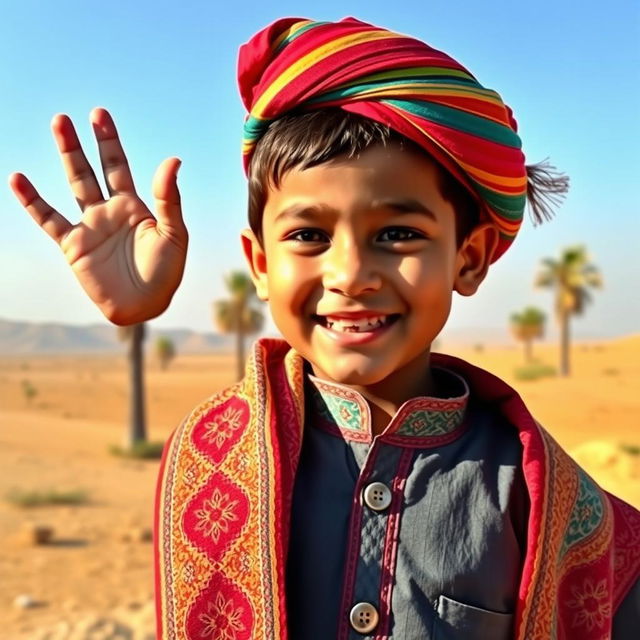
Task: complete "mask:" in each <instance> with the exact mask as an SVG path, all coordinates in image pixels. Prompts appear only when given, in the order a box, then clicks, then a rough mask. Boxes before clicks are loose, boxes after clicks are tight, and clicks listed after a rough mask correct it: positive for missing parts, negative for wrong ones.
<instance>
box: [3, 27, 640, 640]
mask: <svg viewBox="0 0 640 640" xmlns="http://www.w3.org/2000/svg"><path fill="white" fill-rule="evenodd" d="M239 81H240V88H241V93H242V97H243V101H244V103H245V106H246V107H247V109H248V111H249V117H248V119H247V121H246V123H245V144H244V147H243V151H244V158H245V168H246V170H247V173H248V176H249V220H250V226H251V229H249V230H247V231H245V232H244V233H243V235H242V244H243V249H244V252H245V255H246V257H247V260H248V264H249V266H250V269H251V273H252V276H253V280H254V283H255V285H256V289H257V292H258V295H259V296H260V297H261V298H262V299H264V300H268V301H269V304H270V307H271V311H272V314H273V317H274V321H275V322H276V324H277V326H278V328H279V329H280V331H281V332H282V334H283V336H284V338H285V340H286V342H284V341H280V340H261V341H259V342H258V343H257V344H256V347H255V349H254V352H253V354H252V357H251V358H250V360H249V362H248V364H247V370H246V376H245V378H244V380H243V381H242V382H240V383H238V384H237V385H235V386H233V387H231V388H229V389H226V390H224V391H222V392H221V393H219V394H216V395H215V396H213V397H212V398H210V399H209V400H207V401H206V402H204V403H202V405H200V406H199V407H197V408H196V409H195V410H194V411H193V412H192V414H191V415H190V416H188V417H187V419H186V420H185V421H184V423H183V424H182V425H181V426H180V427H179V428H178V429H177V430H176V431H175V432H174V434H173V436H172V438H171V440H170V441H169V443H168V444H167V447H166V450H165V455H164V459H163V462H162V468H161V473H160V481H159V485H158V493H157V519H156V562H157V567H156V577H157V602H158V629H159V632H158V633H159V636H161V637H163V638H220V639H229V640H231V639H238V640H239V639H248V638H286V637H290V638H305V639H328V638H340V639H347V638H350V639H351V638H363V637H365V638H391V637H393V638H402V639H411V638H467V639H469V638H470V639H474V638H495V639H501V638H519V639H525V638H526V639H532V638H536V639H543V638H576V639H577V638H580V639H581V640H582V639H590V638H607V637H611V636H612V633H613V637H615V638H623V637H630V636H631V634H632V632H635V628H636V626H635V625H637V622H638V609H637V598H638V587H637V576H638V557H639V555H640V549H639V545H638V542H639V541H640V516H639V514H638V513H637V512H636V511H635V510H634V509H633V508H631V507H630V506H629V505H626V504H624V503H622V502H621V501H620V500H618V499H616V498H614V497H613V496H609V495H608V494H606V493H605V492H603V491H602V490H600V489H599V488H598V487H597V486H596V485H595V484H594V483H593V481H592V480H591V479H590V478H589V477H588V476H587V475H586V474H585V473H584V472H583V471H581V470H580V469H579V468H578V467H577V466H576V465H575V464H574V463H573V462H572V461H571V460H570V459H569V458H568V456H567V455H566V454H565V453H564V452H563V451H562V450H561V449H560V448H559V447H558V445H557V444H556V443H555V442H554V441H553V440H552V438H551V437H550V436H549V435H548V434H547V433H546V432H545V431H544V430H542V428H541V427H540V426H539V425H538V424H537V423H535V421H534V420H533V418H532V417H531V415H530V414H529V412H528V411H527V410H526V408H525V407H524V405H523V403H522V401H521V400H520V399H519V397H518V396H517V395H516V394H515V392H513V390H511V389H510V388H509V387H508V386H507V385H505V384H504V383H503V382H501V381H500V380H498V379H496V378H495V377H494V376H492V375H490V374H488V373H486V372H483V371H481V370H479V369H477V368H475V367H473V366H471V365H469V364H466V363H464V362H462V361H459V360H457V359H454V358H449V357H445V356H439V355H437V354H431V353H430V345H431V343H432V342H433V340H434V339H435V337H436V336H437V335H438V333H439V332H440V330H441V329H442V327H443V326H444V324H445V322H446V320H447V317H448V314H449V310H450V304H451V296H452V292H453V291H457V292H458V293H460V294H462V295H472V294H474V293H475V291H476V290H477V288H478V287H479V285H480V284H481V283H482V281H483V279H484V277H485V276H486V274H487V271H488V268H489V266H490V264H491V263H492V262H493V261H495V260H496V259H497V258H498V257H499V256H500V255H501V254H502V253H503V252H504V251H505V250H506V249H507V248H508V247H509V245H510V243H511V241H512V240H513V237H514V236H515V234H516V232H517V230H518V228H519V226H520V222H521V219H522V212H523V208H524V200H525V194H527V195H528V196H529V198H530V200H531V201H532V205H533V209H534V212H535V213H537V215H539V216H544V214H545V213H547V211H546V209H545V206H544V198H545V196H546V197H551V198H553V196H554V194H555V195H557V194H558V193H560V192H562V191H563V190H564V189H565V187H566V184H565V183H563V181H562V180H561V179H554V178H553V176H551V174H550V173H549V172H548V171H547V170H545V169H544V168H542V169H541V168H540V167H538V168H537V169H536V168H530V167H529V168H526V167H525V164H524V156H523V154H522V152H521V151H520V141H519V138H518V136H517V133H516V125H515V121H514V120H513V118H512V117H511V112H510V110H509V108H508V107H506V106H505V105H504V104H503V102H502V100H501V99H500V97H499V96H498V95H497V94H496V93H495V92H493V91H490V90H487V89H485V88H483V87H482V86H481V85H479V84H478V83H477V81H476V80H475V78H473V76H471V75H470V74H469V73H468V72H467V71H466V70H465V69H464V68H463V67H462V66H461V65H459V64H458V63H457V62H455V61H454V60H452V59H451V58H450V57H449V56H447V55H446V54H443V53H442V52H439V51H435V50H433V49H431V48H430V47H428V46H427V45H425V44H424V43H422V42H419V41H417V40H414V39H412V38H409V37H406V36H400V35H398V34H394V33H391V32H389V31H387V30H384V29H380V28H378V27H374V26H372V25H368V24H366V23H363V22H360V21H357V20H355V19H353V18H347V19H344V20H342V21H340V22H337V23H320V22H312V21H308V20H302V19H297V18H290V19H283V20H279V21H277V22H276V23H274V24H273V25H270V26H269V27H267V28H265V29H264V30H263V31H261V32H259V33H258V34H256V35H255V36H254V37H253V38H252V39H251V41H250V42H249V43H247V44H246V45H244V46H243V47H242V49H241V51H240V63H239ZM93 121H94V125H95V128H96V133H97V137H98V141H99V146H100V153H101V159H102V163H103V167H104V168H105V176H106V181H107V184H108V188H109V191H110V195H111V196H112V197H111V199H110V200H108V201H106V202H104V201H103V200H102V195H101V194H100V192H99V188H98V187H97V182H96V181H95V177H93V175H92V172H91V170H90V168H89V166H88V164H87V162H86V159H85V158H84V155H83V154H82V151H81V149H80V146H79V143H78V141H77V137H76V136H75V133H74V132H73V128H72V126H71V124H70V122H69V121H68V119H66V118H64V117H58V118H57V119H56V120H54V132H55V134H56V137H57V140H58V144H59V146H60V149H61V151H62V154H63V158H64V161H65V164H66V166H67V170H68V174H69V176H70V179H71V183H72V188H73V189H74V192H75V194H76V197H77V198H78V200H79V202H80V204H81V206H82V207H83V209H84V210H85V218H86V225H85V226H82V227H81V226H78V227H72V226H71V225H70V224H69V223H68V222H67V221H66V220H65V219H64V218H62V217H61V216H60V214H58V213H57V212H55V211H53V210H52V209H51V208H50V207H49V206H48V205H46V203H44V201H42V200H41V199H40V198H39V196H38V194H37V192H36V191H35V190H34V189H33V187H32V186H31V185H30V183H29V182H28V181H27V180H26V178H24V177H23V176H20V175H17V174H16V175H15V176H14V177H13V178H12V185H13V187H14V190H15V192H16V194H17V195H18V197H19V198H20V200H21V201H22V202H23V204H24V205H25V206H26V207H27V209H28V210H29V212H30V213H31V214H32V215H33V216H34V218H35V219H36V220H37V221H38V222H39V223H40V224H41V225H42V226H43V228H44V229H45V231H47V232H48V233H49V234H50V235H51V236H52V237H54V238H55V239H56V240H58V242H59V243H60V245H61V247H62V248H63V250H64V251H65V254H66V255H67V258H68V259H69V262H70V263H71V265H72V267H73V268H74V270H75V272H76V274H77V276H78V277H79V279H80V281H81V283H83V286H84V287H85V289H86V290H87V292H88V293H89V295H90V296H91V297H92V299H94V300H95V301H96V303H97V304H98V305H99V306H100V308H101V309H102V310H103V311H104V313H105V315H106V316H107V317H108V318H109V319H110V320H112V321H114V322H116V323H120V324H126V323H130V322H137V321H141V320H145V319H148V318H150V317H153V316H154V315H157V314H158V313H160V312H161V311H162V310H164V308H166V306H167V305H168V302H169V300H170V298H171V295H172V294H173V292H174V290H175V288H176V287H177V285H178V283H179V280H180V278H181V274H182V269H183V266H184V254H185V251H186V244H187V235H186V230H185V229H184V225H183V223H182V219H181V214H180V204H179V196H178V191H177V187H176V181H175V178H176V173H177V169H178V165H179V161H177V160H176V159H170V160H168V161H166V162H165V163H164V164H163V165H161V168H160V170H159V173H158V174H157V176H156V179H155V181H154V196H155V197H156V198H157V200H158V207H157V209H158V215H157V220H155V219H154V218H153V216H152V215H151V213H150V212H149V211H148V210H147V209H146V207H144V205H143V204H142V203H141V202H140V201H139V199H138V198H137V196H135V192H134V189H133V182H132V180H131V176H130V173H129V170H128V168H127V165H126V160H125V158H124V154H123V152H122V149H121V147H120V144H119V141H118V138H117V134H116V132H115V128H114V126H113V123H112V121H111V120H110V118H109V116H108V114H106V112H104V111H103V110H98V111H96V112H94V114H93ZM541 198H542V200H541ZM303 426H304V428H303ZM634 585H635V586H634ZM634 623H635V624H634ZM612 625H613V627H612ZM612 628H613V631H612Z"/></svg>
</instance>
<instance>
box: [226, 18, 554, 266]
mask: <svg viewBox="0 0 640 640" xmlns="http://www.w3.org/2000/svg"><path fill="white" fill-rule="evenodd" d="M238 82H239V85H240V93H241V96H242V100H243V102H244V105H245V107H246V109H247V111H248V112H249V113H248V115H247V118H246V120H245V125H244V140H243V148H242V153H243V161H244V167H245V171H248V169H249V165H250V162H251V157H252V154H253V152H254V150H255V148H256V144H257V143H258V141H259V140H260V138H261V137H262V136H263V135H264V133H265V132H266V130H267V128H268V127H269V124H270V123H271V122H273V121H274V120H276V119H278V118H280V117H281V116H283V115H285V114H286V113H289V112H291V111H294V110H295V111H296V112H301V111H312V110H318V109H323V108H325V107H340V108H342V109H344V110H345V111H350V112H352V113H356V114H360V115H362V116H365V117H367V118H370V119H372V120H375V121H377V122H381V123H383V124H385V125H388V126H389V127H390V128H391V129H393V130H394V131H397V132H398V133H400V134H402V135H403V136H405V137H407V138H409V139H411V140H413V141H414V142H416V143H417V144H418V145H419V146H421V147H422V148H424V149H425V150H426V151H427V152H428V153H429V154H430V155H432V156H433V157H434V158H435V159H436V160H437V161H438V162H440V163H441V164H442V165H443V166H444V167H445V168H446V169H447V170H448V171H449V172H450V173H452V174H453V175H454V176H455V177H456V178H457V179H458V180H459V181H460V182H461V183H462V184H464V185H465V186H466V187H467V189H469V191H470V192H471V193H472V194H473V195H474V197H475V198H476V200H477V201H478V202H479V204H480V205H481V211H482V217H483V219H485V220H490V221H491V222H492V223H493V224H494V225H495V226H496V227H497V228H498V230H499V232H500V242H499V246H498V250H497V252H496V254H495V255H494V260H495V259H497V258H498V257H499V256H500V255H502V254H503V253H504V251H505V250H506V249H507V248H508V247H509V245H510V244H511V243H512V242H513V239H514V237H515V235H516V233H517V232H518V229H519V228H520V225H521V224H522V218H523V213H524V208H525V202H526V199H527V195H528V196H529V197H530V202H531V204H532V206H533V209H534V215H536V217H537V218H538V217H539V218H542V217H548V215H549V212H548V210H546V209H545V204H544V203H543V202H541V200H543V199H545V198H546V199H547V200H551V201H552V202H555V200H554V197H557V195H558V194H562V193H563V192H564V191H566V178H562V179H561V180H560V181H558V179H557V178H554V177H553V175H552V174H551V173H550V171H549V169H548V168H545V167H541V166H540V165H538V166H534V167H529V168H527V167H526V165H525V158H524V154H523V152H522V149H521V147H522V143H521V141H520V137H519V136H518V134H517V125H516V121H515V120H514V118H513V115H512V112H511V109H510V108H509V107H508V106H507V105H505V104H504V102H503V101H502V99H501V98H500V96H499V95H498V94H497V93H496V92H495V91H492V90H491V89H487V88H485V87H483V86H482V85H481V84H480V83H479V82H478V81H477V80H476V79H475V78H474V77H473V76H472V75H471V74H470V73H469V71H467V70H466V69H465V68H464V67H463V66H462V65H461V64H460V63H458V62H456V61H455V60H454V59H453V58H451V57H450V56H448V55H447V54H446V53H443V52H442V51H438V50H436V49H433V48H432V47H430V46H429V45H427V44H425V43H424V42H421V41H420V40H416V39H415V38H411V37H409V36H405V35H401V34H398V33H393V32H391V31H388V30H386V29H383V28H380V27H376V26H373V25H370V24H367V23H365V22H361V21H360V20H356V19H355V18H344V19H343V20H340V21H339V22H314V21H312V20H306V19H303V18H283V19H281V20H278V21H276V22H274V23H273V24H271V25H269V26H268V27H266V28H264V29H263V30H262V31H259V32H258V33H257V34H256V35H254V36H253V38H251V40H249V42H247V43H246V44H244V45H243V46H242V47H241V48H240V53H239V60H238ZM562 180H564V182H562ZM536 184H537V186H538V187H539V188H540V189H539V191H538V193H537V194H536V193H535V188H534V187H535V186H536ZM540 190H542V191H544V190H546V191H547V193H546V194H545V193H540ZM532 191H533V193H532Z"/></svg>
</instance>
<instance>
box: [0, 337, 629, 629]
mask: <svg viewBox="0 0 640 640" xmlns="http://www.w3.org/2000/svg"><path fill="white" fill-rule="evenodd" d="M445 346H446V345H445ZM442 350H443V351H446V352H448V353H451V354H453V355H457V356H460V357H463V358H465V359H467V360H469V361H471V362H473V363H475V364H477V365H479V366H481V367H484V368H486V369H489V370H490V371H492V372H494V373H496V374H497V375H499V376H501V377H503V378H504V379H505V380H506V381H507V382H509V383H510V384H512V385H514V386H515V387H516V388H517V389H518V390H519V392H520V393H521V395H522V396H523V398H524V400H525V401H526V402H527V403H528V405H529V407H530V408H531V409H532V411H533V413H534V415H535V416H536V417H537V418H538V419H539V420H540V421H541V422H542V423H543V424H544V425H545V426H546V427H547V429H548V430H549V431H550V432H551V433H552V434H553V435H554V437H555V438H556V439H557V440H558V441H559V442H560V444H562V445H563V446H564V447H565V448H566V449H567V450H569V451H570V452H571V453H572V455H574V457H575V458H576V459H578V460H579V462H580V463H581V464H582V465H583V466H584V467H585V468H586V469H587V471H589V473H591V475H592V476H593V477H594V478H595V479H596V480H597V481H598V482H600V483H601V485H602V486H603V487H604V488H606V489H608V490H610V491H612V492H613V493H616V494H617V495H619V496H621V497H622V498H624V499H626V500H627V501H629V502H631V503H632V504H634V505H636V506H640V426H639V425H640V393H639V390H640V336H633V337H627V338H622V339H618V340H613V341H608V342H605V341H602V342H597V343H581V344H576V345H574V348H573V371H574V373H573V375H572V376H571V377H570V378H546V379H543V380H538V381H517V380H515V378H514V369H515V368H516V367H518V366H521V365H522V364H523V354H522V349H521V348H520V347H519V346H516V345H514V346H511V347H507V346H501V347H497V346H496V347H489V346H486V347H484V348H481V347H480V346H478V347H476V348H475V349H463V348H455V347H448V348H443V349H442ZM534 355H535V356H536V357H537V358H538V359H539V360H540V361H541V362H544V363H546V364H550V365H555V364H556V361H557V347H556V346H555V345H536V346H535V348H534ZM233 364H234V361H233V358H232V356H231V355H224V354H220V355H199V356H196V355H193V356H180V355H178V357H177V358H176V359H175V360H174V362H173V363H171V365H170V366H169V368H168V370H166V371H162V370H161V369H160V367H159V366H158V363H157V362H156V361H155V360H154V359H153V358H149V360H148V362H147V366H146V389H147V398H146V399H147V419H148V431H149V433H148V436H149V439H150V440H164V439H165V438H166V437H167V435H168V434H169V433H170V432H171V430H172V429H173V428H174V427H175V426H176V425H177V424H178V423H179V422H180V420H181V419H182V418H183V417H184V415H185V414H186V413H187V412H188V411H189V410H190V409H191V408H192V407H193V406H194V405H195V404H197V403H198V402H199V401H201V400H203V399H205V398H206V397H208V396H209V395H211V394H212V393H214V392H215V391H217V390H218V389H220V388H222V387H223V386H225V385H227V384H229V383H231V382H232V381H233V372H234V366H233ZM24 381H28V383H29V385H30V386H31V387H32V388H34V389H35V390H36V394H35V395H34V396H33V397H32V398H31V399H28V398H27V396H26V394H25V392H24V386H25V382H24ZM127 383H128V378H127V369H126V360H125V357H124V355H122V356H114V355H109V356H84V357H81V356H46V357H45V356H38V357H36V356H11V357H8V356H7V357H3V358H0V543H1V547H0V575H1V576H2V580H0V620H1V621H2V623H0V636H1V637H2V638H4V639H7V640H10V639H11V640H13V639H16V640H18V639H22V638H33V639H39V640H45V639H48V640H54V639H56V638H59V639H61V640H62V639H65V638H68V639H71V638H89V637H91V638H140V639H142V638H144V639H145V640H146V639H148V638H153V612H152V605H151V600H152V593H153V575H152V574H153V571H152V564H151V560H152V545H151V542H150V541H149V539H148V536H149V530H150V528H151V523H152V506H153V496H154V490H155V480H156V472H157V467H158V462H157V461H133V460H127V459H123V458H118V457H114V456H113V455H112V454H111V453H109V446H110V445H120V444H122V443H123V441H124V438H125V432H126V425H127V395H128V389H127ZM15 489H18V490H22V491H27V490H41V491H47V490H57V491H72V490H83V491H86V492H87V496H88V501H87V503H86V504H82V505H78V506H46V507H31V508H24V507H17V506H15V505H14V504H12V503H11V502H10V501H8V500H7V499H6V498H5V496H6V495H7V494H8V492H10V491H11V490H15ZM36 524H44V525H47V526H49V527H52V528H53V536H52V539H51V541H50V542H49V543H48V544H46V545H35V544H33V543H32V542H30V541H29V539H28V536H27V532H28V530H29V527H30V526H33V525H36ZM20 596H23V601H24V600H25V598H24V597H25V596H28V597H29V598H30V599H31V602H30V604H31V605H32V606H28V607H21V606H18V605H17V604H16V598H18V597H20ZM23 604H24V602H23ZM115 621H119V622H121V626H120V627H119V630H118V625H117V624H116V622H115ZM134 627H137V629H138V630H137V631H136V634H134V633H133V632H132V631H131V629H133V628H134ZM91 629H93V631H91ZM118 634H120V635H118Z"/></svg>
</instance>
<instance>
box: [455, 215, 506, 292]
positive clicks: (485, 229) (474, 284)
mask: <svg viewBox="0 0 640 640" xmlns="http://www.w3.org/2000/svg"><path fill="white" fill-rule="evenodd" d="M497 247H498V230H497V229H496V227H495V226H494V225H492V224H489V223H484V224H480V225H478V226H477V227H474V228H473V229H472V231H471V233H469V235H468V236H467V237H466V238H465V239H464V240H463V241H462V245H461V247H460V248H459V249H458V261H457V267H458V268H457V272H456V277H455V281H454V286H453V288H454V290H455V291H457V292H458V293H459V294H460V295H462V296H472V295H473V294H474V293H475V292H476V291H477V290H478V287H479V286H480V284H481V282H482V281H483V280H484V279H485V276H486V275H487V271H489V265H490V264H491V258H492V257H493V254H494V253H495V251H496V248H497Z"/></svg>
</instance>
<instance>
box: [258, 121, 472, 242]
mask: <svg viewBox="0 0 640 640" xmlns="http://www.w3.org/2000/svg"><path fill="white" fill-rule="evenodd" d="M394 143H395V144H398V145H400V147H401V148H403V149H407V150H410V151H413V152H417V153H422V154H427V152H426V151H425V150H424V149H423V148H422V147H420V146H418V145H417V144H416V143H415V142H413V141H412V140H409V139H408V138H406V137H405V136H403V135H401V134H399V133H397V132H396V131H394V130H393V129H391V128H389V127H388V126H387V125H384V124H381V123H379V122H376V121H374V120H370V119H368V118H365V117H364V116H360V115H358V114H354V113H350V112H348V111H344V110H343V109H339V108H328V109H323V110H320V111H310V112H307V113H298V114H295V113H293V114H288V115H285V116H283V117H281V118H279V119H277V120H275V121H274V122H272V123H271V124H270V125H269V128H268V129H267V131H266V133H265V134H264V136H263V137H262V138H261V139H260V141H259V142H258V144H257V146H256V149H255V152H254V154H253V157H252V159H251V164H250V167H249V226H250V227H251V229H252V231H253V232H254V233H255V234H256V236H257V238H258V240H259V241H260V242H262V215H263V211H264V206H265V204H266V199H267V189H268V187H269V186H273V187H275V188H278V187H279V186H280V181H281V180H282V177H283V176H284V174H285V173H286V172H287V171H289V170H290V169H293V168H294V167H299V168H301V169H307V168H309V167H313V166H316V165H319V164H322V163H323V162H327V161H329V160H331V159H332V158H335V157H337V156H341V155H345V156H347V157H349V158H353V157H355V156H357V155H358V154H359V153H361V152H363V151H364V150H365V149H367V148H369V147H372V146H374V145H383V146H388V145H390V144H394ZM436 164H437V166H438V167H439V168H440V172H439V173H440V190H441V193H442V197H443V198H444V199H445V200H447V201H449V202H450V203H451V204H452V205H453V207H454V209H455V212H456V239H457V242H458V246H460V244H461V243H462V241H463V240H464V238H466V236H467V235H468V234H469V233H470V232H471V230H472V229H473V227H474V226H475V225H476V224H477V223H478V220H479V206H478V204H477V202H476V201H475V200H474V198H473V196H472V195H471V194H470V193H469V192H468V190H467V189H466V187H464V186H463V185H462V184H460V182H459V181H458V180H457V179H456V178H454V177H453V176H452V175H451V174H450V173H449V172H448V171H447V170H446V169H445V168H444V167H442V165H440V164H439V163H437V162H436Z"/></svg>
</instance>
